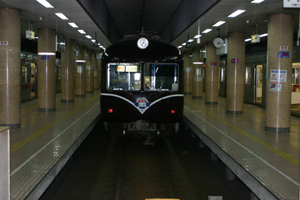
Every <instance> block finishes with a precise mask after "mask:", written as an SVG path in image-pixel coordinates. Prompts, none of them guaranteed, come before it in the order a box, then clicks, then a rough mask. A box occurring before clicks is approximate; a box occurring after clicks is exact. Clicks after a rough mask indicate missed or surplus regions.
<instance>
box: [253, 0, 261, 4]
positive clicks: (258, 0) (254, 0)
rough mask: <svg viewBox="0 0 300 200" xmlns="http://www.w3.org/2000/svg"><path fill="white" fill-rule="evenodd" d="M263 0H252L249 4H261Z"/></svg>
mask: <svg viewBox="0 0 300 200" xmlns="http://www.w3.org/2000/svg"><path fill="white" fill-rule="evenodd" d="M263 1H264V0H253V1H251V3H261V2H263Z"/></svg>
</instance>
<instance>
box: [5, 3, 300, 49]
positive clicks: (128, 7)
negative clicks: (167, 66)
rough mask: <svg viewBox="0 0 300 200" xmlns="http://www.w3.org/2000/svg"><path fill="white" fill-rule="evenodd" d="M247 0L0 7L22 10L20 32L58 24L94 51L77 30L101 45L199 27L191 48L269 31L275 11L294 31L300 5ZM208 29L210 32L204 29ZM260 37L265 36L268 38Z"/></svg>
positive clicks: (179, 35)
mask: <svg viewBox="0 0 300 200" xmlns="http://www.w3.org/2000/svg"><path fill="white" fill-rule="evenodd" d="M251 1H252V0H139V1H137V0H126V1H125V0H48V2H49V3H50V4H51V5H53V7H54V8H45V7H43V6H42V5H41V4H39V3H38V2H37V1H36V0H0V7H1V8H14V9H19V10H20V11H21V24H22V28H21V30H22V37H25V32H26V30H29V29H32V30H33V31H34V32H36V33H37V35H38V29H40V28H53V29H56V31H57V34H58V38H62V39H64V38H71V39H75V40H76V43H78V44H81V45H85V46H87V47H88V48H89V49H95V50H97V49H98V50H100V48H98V47H94V46H93V44H92V42H91V41H90V40H89V39H87V38H86V37H85V35H84V34H80V33H79V32H78V31H77V30H78V29H83V30H84V31H85V32H86V34H88V35H90V36H91V37H92V38H94V39H97V41H98V42H99V43H100V44H101V45H103V46H104V47H105V48H107V47H108V46H109V45H111V44H112V43H115V42H117V41H118V40H119V39H122V38H123V37H124V35H126V34H136V33H138V32H141V31H142V30H143V31H144V32H146V33H152V34H157V35H158V36H160V37H161V38H162V39H163V40H165V41H166V42H168V43H171V44H173V45H175V46H179V45H181V44H182V43H184V42H186V41H187V39H188V38H189V39H191V38H193V37H194V36H195V35H197V34H198V30H199V29H200V34H201V35H202V37H201V43H200V44H197V43H196V40H195V41H194V42H192V47H193V46H202V45H204V44H205V43H206V42H207V41H212V40H213V39H214V38H215V37H216V36H217V32H218V33H219V36H221V37H223V38H224V37H226V35H227V34H228V32H232V31H241V32H244V33H245V39H246V38H249V37H250V36H251V35H253V34H263V33H267V25H268V16H269V15H271V14H277V13H286V14H292V15H294V32H297V31H298V29H299V11H300V10H299V9H295V8H283V0H264V1H263V2H261V3H259V4H254V3H251ZM291 1H293V0H291ZM295 1H296V0H295ZM237 9H243V10H246V11H245V12H244V13H243V14H241V15H239V16H237V17H236V18H228V17H227V16H228V15H229V14H231V13H232V12H234V11H235V10H237ZM58 12H59V13H60V12H61V13H64V14H65V15H66V16H67V17H68V18H69V20H61V19H60V18H58V17H57V16H56V15H55V13H58ZM220 20H222V21H226V23H225V24H223V25H221V26H220V27H212V25H213V24H215V23H216V22H218V21H220ZM68 22H75V23H76V24H77V25H78V26H79V28H77V29H75V28H72V27H71V26H70V25H69V24H68ZM207 28H210V29H212V31H211V32H209V33H206V34H202V33H201V32H202V31H203V30H205V29H207ZM217 29H219V31H217ZM1 31H3V30H1ZM262 40H266V37H265V38H262ZM185 48H186V47H183V49H185Z"/></svg>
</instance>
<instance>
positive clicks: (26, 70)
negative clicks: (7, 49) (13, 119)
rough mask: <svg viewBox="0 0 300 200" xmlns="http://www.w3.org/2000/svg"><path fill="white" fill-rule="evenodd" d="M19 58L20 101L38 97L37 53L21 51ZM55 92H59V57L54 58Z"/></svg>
mask: <svg viewBox="0 0 300 200" xmlns="http://www.w3.org/2000/svg"><path fill="white" fill-rule="evenodd" d="M20 59H21V62H20V63H21V102H25V101H29V100H32V99H36V98H38V93H37V87H38V79H37V77H38V76H37V73H38V55H37V54H36V53H32V52H24V51H22V52H21V54H20ZM55 70H56V93H60V92H61V59H60V58H59V57H57V58H56V67H55Z"/></svg>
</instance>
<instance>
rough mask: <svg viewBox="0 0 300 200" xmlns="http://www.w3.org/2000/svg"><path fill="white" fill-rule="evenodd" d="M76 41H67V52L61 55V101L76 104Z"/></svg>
mask: <svg viewBox="0 0 300 200" xmlns="http://www.w3.org/2000/svg"><path fill="white" fill-rule="evenodd" d="M74 49H75V41H74V40H71V39H67V41H66V50H65V52H64V53H61V101H62V102H74V96H75V95H74V87H75V86H74V81H75V77H74V71H75V70H74V69H75V68H74V58H75V53H74Z"/></svg>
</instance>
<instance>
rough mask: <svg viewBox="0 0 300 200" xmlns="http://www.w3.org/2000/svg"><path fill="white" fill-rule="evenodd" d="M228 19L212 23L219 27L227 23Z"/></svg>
mask: <svg viewBox="0 0 300 200" xmlns="http://www.w3.org/2000/svg"><path fill="white" fill-rule="evenodd" d="M225 22H226V21H218V22H217V23H215V24H214V25H212V26H213V27H218V26H221V25H222V24H225Z"/></svg>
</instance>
